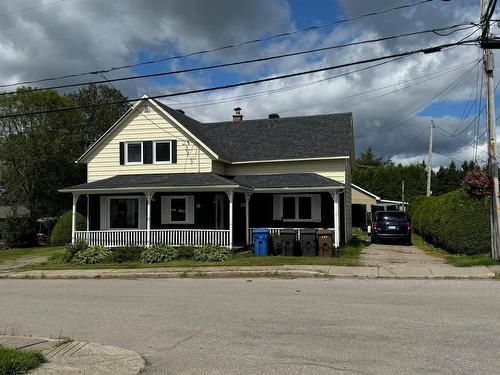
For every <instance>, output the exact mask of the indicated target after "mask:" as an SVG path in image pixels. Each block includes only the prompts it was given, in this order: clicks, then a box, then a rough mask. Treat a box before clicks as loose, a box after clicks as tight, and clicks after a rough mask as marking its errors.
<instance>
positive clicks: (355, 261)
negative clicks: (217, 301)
mask: <svg viewBox="0 0 500 375" xmlns="http://www.w3.org/2000/svg"><path fill="white" fill-rule="evenodd" d="M367 244H368V243H367V242H365V241H361V240H358V239H357V238H356V237H354V239H353V241H352V242H351V243H349V244H346V245H344V246H342V247H341V250H340V256H339V257H332V258H323V257H284V256H267V257H256V256H254V255H253V254H252V253H249V252H242V253H236V254H234V255H232V256H231V258H229V259H228V260H227V261H224V262H218V263H209V262H196V261H194V260H191V259H185V258H181V259H175V260H172V261H170V262H165V263H153V264H144V263H141V262H138V261H134V262H123V263H99V264H87V265H76V264H72V263H62V262H60V261H58V259H57V256H56V257H52V258H50V259H49V261H48V262H47V263H39V264H32V265H27V266H24V267H22V269H23V270H62V269H99V268H150V267H211V266H212V267H213V266H282V265H298V264H302V265H336V266H358V265H359V255H360V253H361V250H362V249H363V247H365V246H366V245H367ZM60 254H61V253H60ZM60 254H59V255H60Z"/></svg>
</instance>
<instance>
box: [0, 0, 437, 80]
mask: <svg viewBox="0 0 500 375" xmlns="http://www.w3.org/2000/svg"><path fill="white" fill-rule="evenodd" d="M61 1H65V0H59V1H58V2H61ZM430 2H432V0H421V1H417V2H412V3H409V4H403V5H399V6H396V7H392V8H387V9H383V10H380V11H374V12H370V13H365V14H361V15H358V16H355V17H350V18H344V19H341V20H336V21H331V22H328V23H324V24H320V25H315V26H309V27H305V28H301V29H299V30H293V31H289V32H283V33H279V34H274V35H271V36H268V37H262V38H256V39H251V40H247V41H243V42H239V43H234V44H228V45H225V46H220V47H216V48H212V49H205V50H200V51H195V52H190V53H186V54H181V55H175V56H169V57H165V58H161V59H155V60H149V61H143V62H140V63H135V64H126V65H121V66H116V67H111V68H107V69H100V70H94V71H88V72H83V73H73V74H67V75H62V76H56V77H48V78H43V79H37V80H25V81H21V82H16V83H8V84H1V85H0V88H4V87H12V86H19V85H31V84H35V83H41V82H48V81H55V80H60V79H66V78H76V77H82V76H86V75H95V74H99V73H104V74H105V73H109V72H114V71H117V70H121V69H129V68H135V67H140V66H145V65H151V64H158V63H162V62H166V61H171V60H178V59H183V58H188V57H193V56H200V55H205V54H209V53H213V52H218V51H223V50H228V49H233V48H238V47H242V46H246V45H251V44H256V43H262V42H267V41H270V40H273V39H277V38H282V37H288V36H292V35H296V34H298V33H302V32H307V31H312V30H318V29H321V28H325V27H329V26H333V25H338V24H342V23H347V22H353V21H357V20H360V19H362V18H366V17H373V16H377V15H382V14H387V13H390V12H394V11H398V10H403V9H408V8H413V7H416V6H419V5H422V4H426V3H430ZM54 3H57V2H54ZM46 5H48V4H45V6H46Z"/></svg>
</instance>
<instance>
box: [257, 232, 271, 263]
mask: <svg viewBox="0 0 500 375" xmlns="http://www.w3.org/2000/svg"><path fill="white" fill-rule="evenodd" d="M269 240H270V238H269V229H266V228H256V229H254V230H253V246H254V250H255V255H256V256H258V257H265V256H267V253H268V250H269Z"/></svg>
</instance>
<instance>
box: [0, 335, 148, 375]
mask: <svg viewBox="0 0 500 375" xmlns="http://www.w3.org/2000/svg"><path fill="white" fill-rule="evenodd" d="M0 343H2V344H4V345H6V346H8V347H11V348H14V349H20V350H34V351H39V352H41V353H42V354H43V355H44V357H45V358H46V360H47V362H46V363H44V364H42V365H40V366H39V367H37V368H36V369H34V370H32V371H30V372H29V374H31V375H63V374H123V375H138V374H141V373H142V372H143V371H144V368H145V367H146V362H145V360H144V358H142V356H141V355H140V354H139V353H136V352H134V351H131V350H126V349H122V348H119V347H116V346H110V345H102V344H99V343H96V342H89V341H69V342H66V341H63V340H55V339H48V338H38V337H24V336H0Z"/></svg>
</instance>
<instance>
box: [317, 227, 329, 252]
mask: <svg viewBox="0 0 500 375" xmlns="http://www.w3.org/2000/svg"><path fill="white" fill-rule="evenodd" d="M316 234H317V235H318V248H319V256H320V257H331V256H333V231H331V230H329V229H319V230H318V231H317V232H316Z"/></svg>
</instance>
